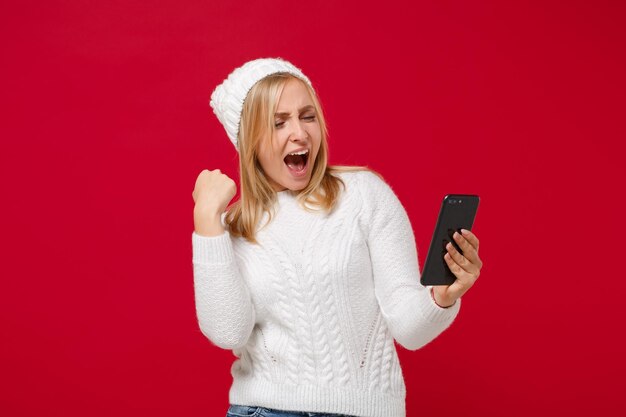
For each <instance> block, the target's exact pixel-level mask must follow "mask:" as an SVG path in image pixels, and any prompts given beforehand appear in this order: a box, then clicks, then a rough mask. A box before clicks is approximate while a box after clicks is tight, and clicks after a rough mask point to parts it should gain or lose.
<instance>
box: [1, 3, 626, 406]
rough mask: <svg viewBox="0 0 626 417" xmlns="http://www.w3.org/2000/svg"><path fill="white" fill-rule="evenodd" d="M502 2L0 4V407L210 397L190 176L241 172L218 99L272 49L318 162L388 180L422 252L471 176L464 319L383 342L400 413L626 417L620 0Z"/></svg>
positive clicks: (215, 371)
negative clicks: (297, 89)
mask: <svg viewBox="0 0 626 417" xmlns="http://www.w3.org/2000/svg"><path fill="white" fill-rule="evenodd" d="M515 3H516V4H513V2H501V1H497V0H494V1H478V2H468V1H429V2H411V1H405V2H398V1H390V2H389V1H388V2H384V4H379V3H372V4H371V5H370V4H368V3H364V2H353V1H344V2H334V3H331V2H320V1H309V2H305V3H300V2H293V1H289V2H288V1H274V2H265V1H254V2H230V1H211V2H209V1H180V0H178V1H170V0H164V1H158V2H154V1H97V2H96V1H92V2H84V1H39V2H35V1H20V2H3V3H2V4H1V5H0V16H1V17H0V19H1V24H0V33H1V35H2V43H1V44H0V48H1V51H2V65H0V75H1V77H0V78H1V81H0V82H1V83H2V111H1V115H0V118H1V119H2V122H1V123H0V137H1V140H2V148H1V151H0V158H1V159H0V162H1V163H0V178H1V184H2V190H1V192H2V205H1V207H0V210H1V211H2V214H1V216H0V226H1V227H0V230H1V233H2V236H1V242H2V243H1V245H2V247H1V250H0V253H1V256H2V262H1V263H0V275H1V277H2V288H1V290H0V314H1V316H0V326H1V330H2V336H1V344H0V352H1V355H0V375H2V376H1V377H0V414H2V415H3V416H38V415H46V416H65V417H67V416H79V415H80V416H82V415H89V416H111V415H116V416H136V415H147V413H150V415H152V416H171V415H184V416H213V415H218V416H219V415H225V411H226V407H227V404H228V389H229V386H230V382H231V377H230V373H229V371H230V365H231V363H232V360H233V359H234V357H233V355H232V353H231V352H230V351H224V350H221V349H219V348H217V347H215V346H214V345H213V344H212V343H210V342H209V341H208V340H207V339H206V338H205V337H204V336H203V335H202V334H201V333H200V330H199V328H198V326H197V322H196V317H195V306H194V298H193V276H192V264H191V232H192V230H193V218H192V208H193V200H192V197H191V191H192V189H193V185H194V182H195V178H196V176H197V175H198V173H199V172H200V171H201V170H202V169H205V168H208V169H215V168H221V169H222V171H223V172H225V173H227V174H229V175H230V176H231V177H233V178H235V179H238V178H237V154H236V152H235V150H234V148H233V147H232V145H231V144H230V142H229V141H228V139H227V138H226V135H225V132H224V131H223V129H222V126H221V125H220V124H219V122H218V121H217V118H216V117H215V116H214V115H213V114H212V111H211V109H210V107H209V104H208V101H209V96H210V93H211V91H212V89H213V88H214V87H215V86H216V85H217V84H218V83H220V82H221V81H222V80H223V79H224V78H225V77H226V75H227V74H228V73H229V72H230V71H231V70H232V69H233V68H235V67H236V66H239V65H241V64H243V63H244V62H245V61H247V60H250V59H253V58H258V57H270V56H280V57H283V58H285V59H288V60H290V61H292V62H293V63H295V64H296V65H297V66H299V67H300V68H301V69H302V70H303V71H304V72H305V74H307V75H308V76H309V77H310V78H311V80H312V81H313V83H314V86H315V87H316V88H317V90H318V93H319V95H320V97H321V100H322V104H323V106H324V108H325V110H326V115H327V119H328V122H329V128H330V138H329V141H330V149H331V162H332V163H335V164H363V165H369V166H370V167H372V168H374V169H376V170H378V171H379V172H381V173H382V174H383V175H384V176H385V178H386V179H387V181H388V182H389V183H390V184H391V185H392V187H393V188H394V190H395V191H396V192H397V194H398V196H399V197H400V199H401V201H402V202H403V203H404V205H405V207H406V209H407V211H408V212H409V216H410V218H411V221H412V224H413V227H414V230H415V234H416V239H417V245H418V250H419V260H420V264H421V265H423V262H424V260H425V256H426V252H427V249H428V244H429V241H430V238H431V234H432V231H433V227H434V223H435V220H436V217H437V211H438V209H439V205H440V201H441V199H442V197H443V196H444V194H446V193H477V194H480V196H481V205H480V209H479V212H478V216H477V218H476V223H475V228H474V231H475V233H476V234H477V235H478V237H479V238H480V240H481V257H482V259H483V261H484V268H483V270H482V274H481V277H480V278H479V280H478V282H477V283H476V285H475V286H474V288H472V289H471V290H470V291H469V292H468V293H467V294H466V295H465V296H464V299H463V307H462V308H461V312H460V315H459V316H458V317H457V319H456V321H455V322H454V323H453V325H452V326H451V327H450V328H449V329H448V330H446V331H445V332H444V333H443V334H442V335H441V336H439V337H438V338H437V339H436V340H434V341H433V342H432V343H430V344H429V345H427V346H425V347H424V348H422V349H420V350H418V351H416V352H410V351H407V350H404V349H403V348H401V347H400V346H398V350H399V354H400V359H401V363H402V365H403V370H404V374H405V377H406V382H407V390H408V394H407V408H408V415H409V416H418V415H430V416H459V415H462V416H528V415H533V416H543V415H546V416H548V415H568V416H589V415H602V414H611V415H619V414H622V415H623V414H624V413H626V403H625V400H624V399H623V396H621V395H622V394H623V392H624V388H625V383H624V377H623V376H624V373H625V372H626V366H625V359H624V351H625V347H626V343H625V342H624V337H623V333H624V330H623V326H624V324H623V322H624V318H625V317H624V316H625V314H624V305H623V304H624V303H623V294H624V290H625V289H626V283H625V281H626V277H625V268H624V264H623V262H624V261H623V260H624V255H623V246H624V244H623V239H624V235H625V233H624V232H625V231H626V230H625V229H626V228H625V227H624V213H625V210H624V204H625V203H626V199H625V198H624V193H623V190H624V186H623V180H624V178H626V175H625V172H624V171H625V168H624V167H625V164H624V163H623V160H622V159H623V152H624V149H625V146H624V140H625V139H626V135H625V128H624V122H623V120H622V119H623V117H624V114H625V105H624V99H625V97H626V94H625V93H626V91H625V90H626V89H625V81H624V75H625V73H626V72H625V70H626V65H625V64H626V63H625V57H626V55H625V54H624V51H625V50H626V45H625V41H626V32H625V29H624V28H625V27H626V25H625V24H626V19H625V17H626V13H625V6H624V3H623V2H619V1H595V2H585V1H563V2H556V1H531V2H515ZM517 3H519V4H517Z"/></svg>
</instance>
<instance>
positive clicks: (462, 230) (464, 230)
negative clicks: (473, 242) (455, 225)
mask: <svg viewBox="0 0 626 417" xmlns="http://www.w3.org/2000/svg"><path fill="white" fill-rule="evenodd" d="M461 233H463V234H464V235H466V234H468V233H469V231H468V230H466V229H461Z"/></svg>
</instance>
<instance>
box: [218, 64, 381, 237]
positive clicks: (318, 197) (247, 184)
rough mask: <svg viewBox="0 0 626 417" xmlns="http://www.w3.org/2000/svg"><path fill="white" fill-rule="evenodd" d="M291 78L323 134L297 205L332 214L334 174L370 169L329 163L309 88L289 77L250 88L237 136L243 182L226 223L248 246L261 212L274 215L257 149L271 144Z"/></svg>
mask: <svg viewBox="0 0 626 417" xmlns="http://www.w3.org/2000/svg"><path fill="white" fill-rule="evenodd" d="M290 79H296V80H298V81H300V82H302V84H303V85H305V86H306V88H307V90H308V92H309V95H310V96H311V99H312V101H313V105H314V107H315V112H316V114H317V119H318V122H319V124H320V131H321V134H322V135H321V136H322V138H321V143H320V149H319V152H318V154H317V157H316V159H315V163H314V164H313V167H312V172H311V180H310V181H309V184H308V185H307V186H306V187H305V188H304V189H302V190H300V191H299V193H298V195H297V196H296V199H297V202H298V203H299V204H300V206H301V207H302V208H304V209H305V210H309V211H318V210H324V211H327V212H330V211H332V209H333V208H334V207H335V204H336V202H337V199H338V197H339V193H340V183H341V185H342V186H344V187H345V184H344V182H343V181H342V180H341V178H339V177H337V176H334V175H333V174H335V173H337V172H348V171H362V170H369V168H368V167H364V166H340V165H335V166H329V165H328V142H327V136H328V131H327V127H326V121H325V120H324V115H323V113H322V108H321V105H320V102H319V100H318V98H317V95H316V94H315V91H314V90H313V88H311V86H309V85H308V84H307V83H306V82H304V81H302V80H300V79H299V78H297V77H295V76H293V75H291V74H288V73H276V74H272V75H269V76H267V77H265V78H263V79H262V80H260V81H259V82H257V83H256V84H255V85H254V86H253V87H252V88H251V89H250V91H249V92H248V95H247V97H246V100H245V101H244V103H243V109H242V111H241V122H240V126H239V134H238V138H237V143H238V149H239V176H240V179H241V181H240V198H239V200H238V201H237V202H235V203H234V204H232V205H231V206H230V207H229V208H228V212H227V215H226V219H225V221H226V224H227V225H228V228H229V232H230V234H231V235H233V236H237V237H239V236H243V237H244V238H245V239H246V240H248V241H249V242H251V243H258V242H257V240H256V232H257V227H258V224H259V222H260V221H261V219H262V218H263V214H264V213H265V212H267V213H268V214H269V221H271V219H272V216H273V215H274V213H273V207H274V203H275V202H276V198H277V197H276V191H275V190H274V188H273V187H272V186H271V185H270V183H269V181H268V178H267V177H266V175H265V173H264V172H263V169H262V168H261V164H260V163H259V160H258V150H259V145H260V144H261V141H270V143H271V138H272V134H273V132H274V129H275V127H274V113H275V112H276V108H277V106H278V100H279V97H280V94H281V93H282V90H283V88H284V86H285V84H287V82H288V81H289V80H290ZM308 206H311V207H312V208H310V207H308ZM269 221H268V223H269Z"/></svg>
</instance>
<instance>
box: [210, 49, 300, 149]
mask: <svg viewBox="0 0 626 417" xmlns="http://www.w3.org/2000/svg"><path fill="white" fill-rule="evenodd" d="M278 72H287V73H289V74H292V75H294V76H296V77H298V78H300V79H301V80H303V81H306V83H307V84H308V85H309V86H312V84H311V81H309V79H308V78H307V77H306V75H304V74H303V73H302V71H300V70H299V69H298V68H296V67H295V66H294V65H293V64H291V63H290V62H288V61H285V60H284V59H282V58H260V59H255V60H253V61H249V62H246V63H245V64H243V65H242V66H241V67H239V68H236V69H235V70H234V71H233V72H231V73H230V75H229V76H228V78H226V79H225V80H224V82H222V84H220V85H218V86H217V87H216V88H215V90H214V91H213V94H211V102H210V104H211V107H212V108H213V112H214V113H215V115H216V116H217V118H218V120H219V121H220V123H222V125H223V126H224V129H226V134H227V135H228V138H229V139H230V141H231V142H232V143H233V145H235V148H236V149H237V152H239V147H238V146H237V135H238V134H239V122H240V120H241V111H242V109H243V102H244V100H245V99H246V96H247V95H248V91H250V89H251V88H252V87H253V86H254V84H256V83H257V82H258V81H260V80H261V79H263V78H265V77H267V76H268V75H272V74H276V73H278Z"/></svg>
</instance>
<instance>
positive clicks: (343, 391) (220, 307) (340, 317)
mask: <svg viewBox="0 0 626 417" xmlns="http://www.w3.org/2000/svg"><path fill="white" fill-rule="evenodd" d="M211 106H212V107H213V109H214V112H215V114H216V115H217V117H218V119H219V120H220V122H221V123H222V124H223V125H224V127H225V129H226V133H227V135H228V137H229V138H230V140H231V141H232V142H233V144H234V145H235V147H236V148H237V150H238V152H239V161H240V164H239V171H240V180H241V189H240V191H241V192H240V199H239V200H238V201H237V202H236V203H234V204H233V205H232V206H230V207H228V208H227V206H228V204H229V203H230V201H231V199H232V198H233V197H234V196H235V193H236V185H235V182H234V181H233V180H231V179H230V178H228V177H227V176H226V175H224V174H222V173H221V172H220V170H219V169H216V170H213V171H208V170H204V171H202V172H201V173H200V175H199V176H198V178H197V180H196V184H195V189H194V191H193V193H192V196H193V199H194V202H195V208H194V225H195V230H194V232H193V233H192V247H193V268H194V286H195V297H196V310H197V315H198V321H199V326H200V329H201V331H202V332H203V334H204V335H205V336H206V337H207V338H208V339H209V340H211V341H212V342H213V343H214V344H215V345H217V346H219V347H221V348H223V349H231V350H232V351H233V353H234V355H235V356H236V357H237V359H236V360H235V361H234V363H233V365H232V368H231V374H232V376H233V384H232V386H231V388H230V393H229V400H230V407H229V409H228V413H227V416H257V415H259V416H267V417H273V416H281V417H288V416H312V415H316V416H335V415H350V416H370V417H371V416H381V417H382V416H404V415H405V414H406V411H405V394H406V389H405V385H404V380H403V376H402V370H401V368H400V364H399V361H398V356H397V353H396V350H395V346H394V339H395V341H397V342H398V343H399V344H401V345H402V346H404V347H405V348H407V349H410V350H416V349H419V348H420V347H422V346H424V345H425V344H427V343H428V342H430V341H431V340H433V339H434V338H435V337H437V335H439V334H440V333H441V332H442V331H444V330H445V329H446V328H447V327H448V326H449V325H450V324H451V323H452V321H453V320H454V318H455V317H456V315H457V314H458V311H459V308H460V304H461V300H460V297H461V295H462V294H464V293H465V292H466V291H467V290H468V289H469V288H470V287H471V286H472V285H473V283H474V282H475V280H476V279H477V278H478V276H479V273H480V269H481V267H482V263H481V261H480V259H479V257H478V239H477V238H476V236H475V235H473V234H472V233H471V232H469V231H464V232H463V235H459V234H458V233H457V235H455V239H456V240H457V243H458V244H459V245H460V247H461V248H462V249H463V251H464V256H462V255H461V254H460V253H459V252H457V251H456V250H455V249H454V248H453V247H452V245H449V246H450V247H449V249H448V254H446V256H445V258H446V262H447V263H448V265H449V266H450V268H451V270H452V271H453V272H454V274H455V275H456V277H457V280H456V281H455V282H454V283H453V284H452V285H450V286H436V287H432V288H430V289H428V288H425V287H423V286H422V285H421V284H420V283H419V268H418V259H417V251H416V247H415V239H414V236H413V232H412V228H411V224H410V222H409V218H408V216H407V213H406V211H405V210H404V208H403V206H402V204H401V203H400V201H399V200H398V198H397V197H396V195H395V194H394V192H393V191H392V189H391V188H390V186H389V185H388V184H387V183H386V182H385V181H384V180H383V179H382V178H381V177H380V176H379V175H378V174H376V173H374V172H372V171H370V170H368V169H366V168H362V167H338V166H328V165H327V162H328V147H327V141H326V125H325V123H324V116H323V114H322V110H321V107H320V103H319V101H318V98H317V95H316V93H315V91H314V90H313V87H312V85H311V82H310V80H309V79H308V78H307V77H306V76H305V75H304V74H303V73H302V72H301V71H300V70H299V69H298V68H296V67H295V66H293V65H292V64H290V63H289V62H287V61H284V60H282V59H258V60H254V61H250V62H248V63H246V64H245V65H243V66H242V67H240V68H237V69H236V70H235V71H233V72H232V73H231V74H230V75H229V77H228V78H227V79H226V80H224V82H223V83H222V84H221V85H220V86H218V87H217V88H216V89H215V91H214V92H213V94H212V96H211Z"/></svg>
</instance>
